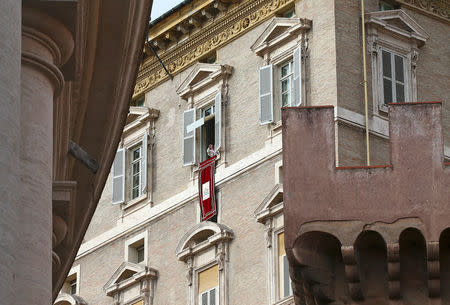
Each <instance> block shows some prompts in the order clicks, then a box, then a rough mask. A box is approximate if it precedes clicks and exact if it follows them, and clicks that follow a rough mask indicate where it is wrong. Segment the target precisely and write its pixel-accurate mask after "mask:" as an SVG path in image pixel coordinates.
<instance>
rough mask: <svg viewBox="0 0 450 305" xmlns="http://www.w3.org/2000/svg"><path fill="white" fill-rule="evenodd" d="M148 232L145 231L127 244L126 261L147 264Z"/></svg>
mask: <svg viewBox="0 0 450 305" xmlns="http://www.w3.org/2000/svg"><path fill="white" fill-rule="evenodd" d="M147 239H148V232H147V231H144V232H142V233H140V234H138V235H136V236H133V237H132V238H130V239H128V240H127V241H126V242H125V261H126V262H130V263H134V264H147V256H148V254H147Z"/></svg>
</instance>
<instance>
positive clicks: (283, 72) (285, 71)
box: [281, 64, 289, 77]
mask: <svg viewBox="0 0 450 305" xmlns="http://www.w3.org/2000/svg"><path fill="white" fill-rule="evenodd" d="M288 74H289V64H287V65H285V66H282V67H281V77H284V76H286V75H288Z"/></svg>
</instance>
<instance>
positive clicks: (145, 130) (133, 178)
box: [112, 107, 159, 207]
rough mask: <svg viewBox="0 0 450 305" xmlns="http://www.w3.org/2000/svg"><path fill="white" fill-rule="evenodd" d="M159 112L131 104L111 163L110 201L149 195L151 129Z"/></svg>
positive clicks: (135, 199) (130, 200)
mask: <svg viewBox="0 0 450 305" xmlns="http://www.w3.org/2000/svg"><path fill="white" fill-rule="evenodd" d="M158 115H159V112H158V111H157V110H155V109H150V108H146V107H130V113H129V115H128V118H127V124H126V126H125V128H124V132H123V135H122V141H121V145H120V146H119V149H118V150H117V153H116V157H115V159H114V163H113V166H112V176H113V177H112V178H113V179H112V180H113V192H112V193H113V194H112V203H113V204H126V207H130V206H132V205H133V204H134V203H137V202H140V201H143V200H144V199H148V196H147V194H148V186H149V184H150V185H151V181H150V183H149V181H148V177H149V175H148V168H149V164H151V159H150V157H151V155H150V154H149V148H150V146H149V139H150V130H152V129H153V128H152V126H153V124H154V120H155V119H156V118H157V117H158Z"/></svg>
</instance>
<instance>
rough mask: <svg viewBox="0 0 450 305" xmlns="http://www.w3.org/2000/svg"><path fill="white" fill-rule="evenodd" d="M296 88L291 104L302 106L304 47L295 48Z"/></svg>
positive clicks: (294, 86) (294, 87)
mask: <svg viewBox="0 0 450 305" xmlns="http://www.w3.org/2000/svg"><path fill="white" fill-rule="evenodd" d="M292 87H293V89H294V94H293V95H292V96H293V101H292V105H291V106H300V105H301V104H302V103H303V101H302V47H301V46H299V47H298V48H297V49H295V50H294V85H293V86H292Z"/></svg>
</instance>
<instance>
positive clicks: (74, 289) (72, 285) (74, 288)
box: [69, 278, 77, 294]
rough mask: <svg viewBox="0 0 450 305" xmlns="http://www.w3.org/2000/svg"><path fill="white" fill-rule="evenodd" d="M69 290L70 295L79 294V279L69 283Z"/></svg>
mask: <svg viewBox="0 0 450 305" xmlns="http://www.w3.org/2000/svg"><path fill="white" fill-rule="evenodd" d="M69 287H70V288H69V290H70V294H76V293H77V279H76V278H75V279H73V280H71V281H70V282H69Z"/></svg>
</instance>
